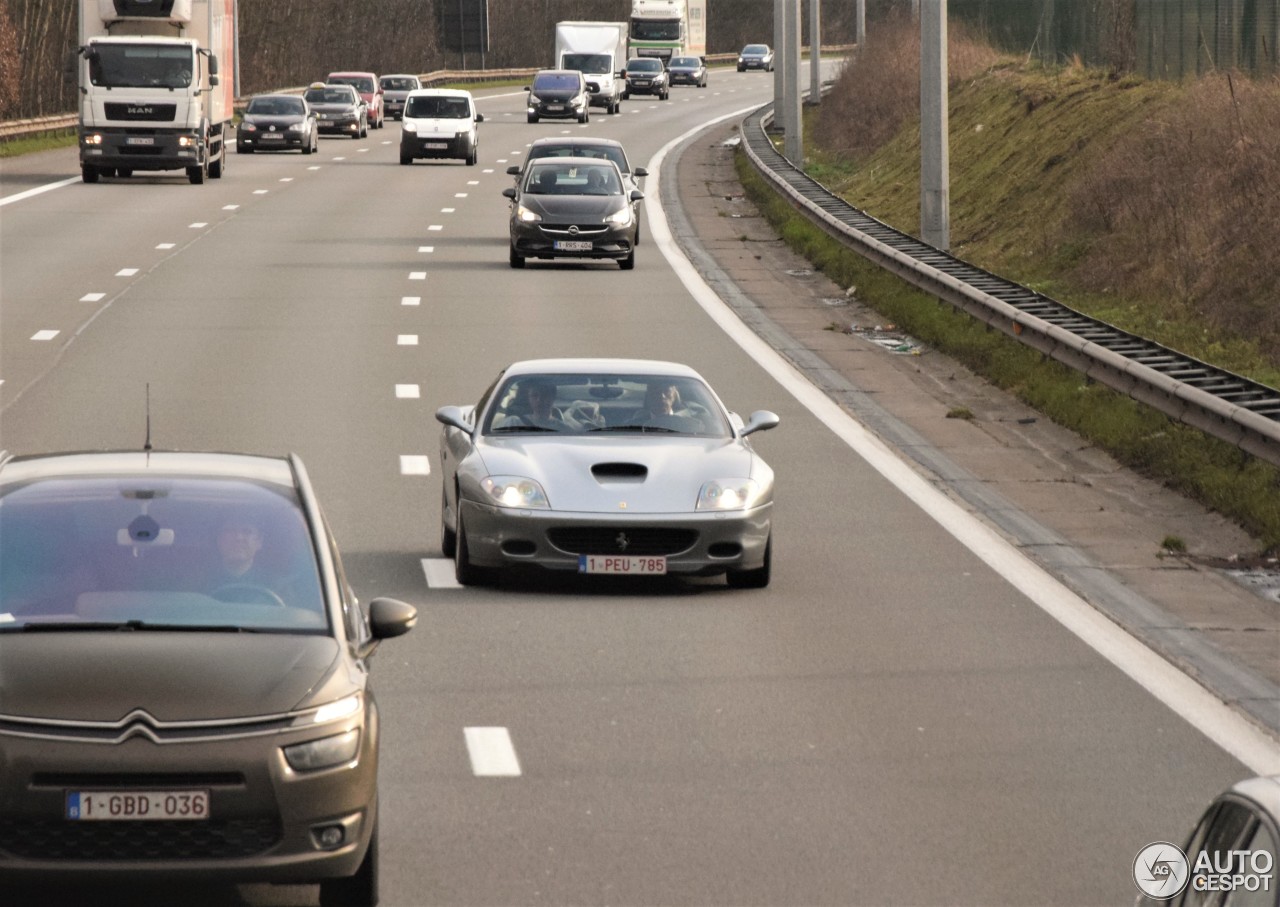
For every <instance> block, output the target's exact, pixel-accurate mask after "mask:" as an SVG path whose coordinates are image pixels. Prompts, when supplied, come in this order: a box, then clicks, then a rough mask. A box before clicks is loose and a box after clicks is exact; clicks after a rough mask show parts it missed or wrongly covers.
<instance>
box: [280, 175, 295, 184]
mask: <svg viewBox="0 0 1280 907" xmlns="http://www.w3.org/2000/svg"><path fill="white" fill-rule="evenodd" d="M280 182H282V183H292V182H293V177H291V176H282V177H280Z"/></svg>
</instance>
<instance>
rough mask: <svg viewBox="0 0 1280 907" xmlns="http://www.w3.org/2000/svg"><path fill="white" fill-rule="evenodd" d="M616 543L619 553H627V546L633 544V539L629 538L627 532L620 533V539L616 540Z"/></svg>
mask: <svg viewBox="0 0 1280 907" xmlns="http://www.w3.org/2000/svg"><path fill="white" fill-rule="evenodd" d="M614 541H615V542H617V543H618V550H619V551H626V550H627V546H628V545H630V544H631V539H629V538H627V534H626V533H625V532H619V533H618V537H617V538H616V539H614Z"/></svg>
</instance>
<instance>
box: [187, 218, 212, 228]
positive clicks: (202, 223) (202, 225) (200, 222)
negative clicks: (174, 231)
mask: <svg viewBox="0 0 1280 907" xmlns="http://www.w3.org/2000/svg"><path fill="white" fill-rule="evenodd" d="M207 226H209V223H208V221H203V220H198V221H196V222H195V223H194V224H187V229H188V230H203V229H204V228H205V227H207Z"/></svg>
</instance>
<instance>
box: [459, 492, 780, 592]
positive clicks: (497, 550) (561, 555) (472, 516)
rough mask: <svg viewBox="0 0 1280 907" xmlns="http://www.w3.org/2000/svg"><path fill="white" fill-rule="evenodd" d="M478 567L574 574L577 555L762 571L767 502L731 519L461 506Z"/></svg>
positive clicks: (679, 568) (684, 568)
mask: <svg viewBox="0 0 1280 907" xmlns="http://www.w3.org/2000/svg"><path fill="white" fill-rule="evenodd" d="M461 509H462V520H463V524H464V526H465V529H466V534H467V551H468V554H469V556H470V559H471V561H472V563H474V564H475V565H476V566H479V567H517V566H522V565H523V566H536V567H542V568H545V569H548V570H572V571H576V570H578V559H579V556H580V555H586V554H596V555H644V556H648V555H655V556H663V557H665V558H666V561H667V572H668V573H681V574H688V575H704V576H711V575H716V574H720V573H725V572H727V571H729V570H752V569H758V568H759V567H761V566H763V564H764V558H765V548H766V545H767V544H768V541H769V531H770V523H771V518H772V514H773V504H772V502H770V503H768V504H764V505H762V506H760V507H756V508H754V509H752V510H748V511H738V512H730V513H706V512H703V513H699V512H694V513H665V514H653V513H629V514H622V513H568V512H557V511H546V510H542V511H538V510H515V509H511V508H504V507H492V506H489V505H486V504H479V503H476V502H473V501H466V500H464V501H463V502H462V508H461Z"/></svg>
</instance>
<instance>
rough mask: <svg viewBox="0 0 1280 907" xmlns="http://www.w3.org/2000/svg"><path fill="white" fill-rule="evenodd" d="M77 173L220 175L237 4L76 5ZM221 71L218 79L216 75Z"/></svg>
mask: <svg viewBox="0 0 1280 907" xmlns="http://www.w3.org/2000/svg"><path fill="white" fill-rule="evenodd" d="M79 3H80V47H79V51H78V53H77V55H76V61H75V62H76V68H77V69H78V71H79V85H80V127H79V132H80V174H81V176H82V177H83V179H84V181H85V182H86V183H96V182H97V181H98V179H99V178H100V177H103V176H122V177H125V176H131V175H132V174H133V173H134V171H140V170H185V171H186V173H187V178H188V179H189V180H190V181H191V182H193V183H203V182H204V180H205V177H206V176H208V177H213V178H214V179H217V178H218V177H220V176H222V173H223V170H224V169H225V168H226V159H227V148H228V144H229V141H230V139H231V135H230V133H231V118H232V115H233V103H234V101H235V94H236V92H235V79H234V74H235V72H236V65H235V62H236V16H235V10H236V0H79ZM220 70H221V74H220V72H219V71H220Z"/></svg>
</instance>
